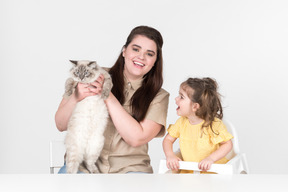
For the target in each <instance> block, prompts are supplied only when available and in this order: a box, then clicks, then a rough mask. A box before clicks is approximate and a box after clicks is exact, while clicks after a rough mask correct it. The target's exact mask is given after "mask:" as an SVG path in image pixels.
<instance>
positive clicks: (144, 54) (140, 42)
mask: <svg viewBox="0 0 288 192" xmlns="http://www.w3.org/2000/svg"><path fill="white" fill-rule="evenodd" d="M122 56H123V57H124V60H125V64H124V73H125V76H126V77H127V78H128V79H129V80H137V79H140V78H142V77H143V76H144V75H145V74H146V73H148V72H149V71H150V70H151V68H152V67H153V66H154V64H155V62H156V60H157V46H156V43H155V42H154V41H153V40H151V39H149V38H147V37H145V36H143V35H137V36H135V37H134V39H133V40H132V41H131V43H130V44H129V45H128V46H127V47H126V48H124V49H123V52H122Z"/></svg>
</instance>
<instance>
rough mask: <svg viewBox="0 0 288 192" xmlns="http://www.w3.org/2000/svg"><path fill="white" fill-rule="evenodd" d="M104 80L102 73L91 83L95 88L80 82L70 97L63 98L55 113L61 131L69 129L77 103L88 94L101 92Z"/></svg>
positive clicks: (57, 125)
mask: <svg viewBox="0 0 288 192" xmlns="http://www.w3.org/2000/svg"><path fill="white" fill-rule="evenodd" d="M103 81H104V76H103V75H100V77H99V78H98V79H97V81H95V82H93V83H91V85H92V86H94V88H93V87H91V85H88V84H82V83H78V85H77V87H76V89H75V91H74V92H73V93H72V95H71V96H70V97H69V98H63V99H62V101H61V103H60V105H59V107H58V110H57V111H56V114H55V123H56V127H57V129H58V130H59V131H66V130H67V125H68V121H69V119H70V117H71V115H72V112H73V110H74V108H75V106H76V104H77V103H78V102H79V101H81V100H82V99H84V98H86V97H88V96H93V95H97V94H99V93H100V92H101V87H102V82H103Z"/></svg>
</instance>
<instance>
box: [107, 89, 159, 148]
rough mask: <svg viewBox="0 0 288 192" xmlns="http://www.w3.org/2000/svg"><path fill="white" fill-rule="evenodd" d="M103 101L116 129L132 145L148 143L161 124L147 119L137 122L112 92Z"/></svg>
mask: <svg viewBox="0 0 288 192" xmlns="http://www.w3.org/2000/svg"><path fill="white" fill-rule="evenodd" d="M105 102H106V105H107V108H108V111H109V114H110V117H111V119H112V121H113V123H114V125H115V127H116V129H117V131H118V132H119V134H120V135H121V137H122V138H123V139H124V140H125V142H126V143H128V144H129V145H131V146H133V147H137V146H140V145H143V144H146V143H148V142H149V141H150V140H151V139H153V138H154V137H156V135H157V134H158V133H159V132H160V130H161V128H162V126H163V125H161V124H158V123H156V122H154V121H152V120H148V119H144V120H143V121H141V122H138V121H137V120H135V119H134V118H133V117H132V116H131V115H130V114H129V113H128V112H126V111H125V109H124V108H123V107H122V105H121V104H120V103H119V101H118V100H117V98H116V97H115V96H114V95H113V93H112V92H110V94H109V97H108V98H107V99H106V100H105Z"/></svg>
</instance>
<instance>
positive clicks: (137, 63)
mask: <svg viewBox="0 0 288 192" xmlns="http://www.w3.org/2000/svg"><path fill="white" fill-rule="evenodd" d="M134 64H136V65H140V66H141V67H143V66H144V64H142V63H139V62H134Z"/></svg>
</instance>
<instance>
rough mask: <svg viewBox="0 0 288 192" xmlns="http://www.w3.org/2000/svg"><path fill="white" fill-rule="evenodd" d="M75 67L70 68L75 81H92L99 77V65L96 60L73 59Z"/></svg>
mask: <svg viewBox="0 0 288 192" xmlns="http://www.w3.org/2000/svg"><path fill="white" fill-rule="evenodd" d="M70 62H71V63H72V64H73V67H72V68H71V70H70V73H71V77H72V78H73V79H74V81H77V82H81V83H91V82H93V81H95V80H96V78H98V76H99V75H100V74H99V67H98V65H97V63H96V62H95V61H86V60H80V61H71V60H70Z"/></svg>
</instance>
